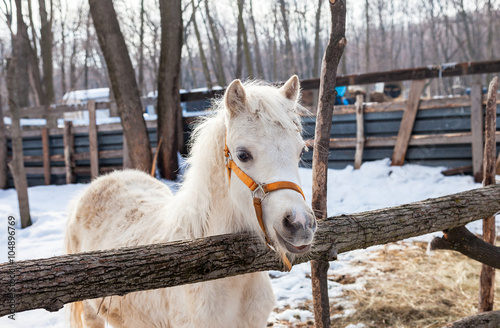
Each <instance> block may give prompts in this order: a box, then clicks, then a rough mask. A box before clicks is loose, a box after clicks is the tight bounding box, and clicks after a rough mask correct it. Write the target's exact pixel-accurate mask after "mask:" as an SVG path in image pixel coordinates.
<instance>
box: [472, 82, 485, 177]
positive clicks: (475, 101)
mask: <svg viewBox="0 0 500 328" xmlns="http://www.w3.org/2000/svg"><path fill="white" fill-rule="evenodd" d="M482 94H483V87H482V85H481V83H478V82H474V83H473V84H472V86H471V94H470V97H471V106H470V129H471V133H472V173H473V175H474V180H475V181H476V182H481V170H482V165H483V164H482V163H483V133H484V129H483V101H482V100H483V95H482Z"/></svg>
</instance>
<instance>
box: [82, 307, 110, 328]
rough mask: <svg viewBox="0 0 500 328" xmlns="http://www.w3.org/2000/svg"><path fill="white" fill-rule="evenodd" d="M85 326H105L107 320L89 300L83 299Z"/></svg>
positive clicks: (88, 327) (102, 327)
mask: <svg viewBox="0 0 500 328" xmlns="http://www.w3.org/2000/svg"><path fill="white" fill-rule="evenodd" d="M83 326H84V327H85V328H104V327H105V321H104V319H103V318H102V317H101V316H100V315H99V313H97V311H96V310H95V308H94V307H93V306H92V305H90V302H89V301H83Z"/></svg>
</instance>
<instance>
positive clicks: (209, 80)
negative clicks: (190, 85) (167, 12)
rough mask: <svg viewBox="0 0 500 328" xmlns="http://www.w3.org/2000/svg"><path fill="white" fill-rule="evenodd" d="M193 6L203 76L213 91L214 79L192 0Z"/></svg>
mask: <svg viewBox="0 0 500 328" xmlns="http://www.w3.org/2000/svg"><path fill="white" fill-rule="evenodd" d="M191 5H192V7H193V14H192V22H193V28H194V33H195V35H196V40H197V41H198V51H199V52H200V60H201V66H202V68H203V75H204V76H205V82H206V84H207V88H208V89H212V78H211V77H210V70H209V69H208V62H207V57H206V56H205V51H204V50H203V43H202V41H201V35H200V31H199V30H198V24H197V23H196V6H195V5H194V0H191Z"/></svg>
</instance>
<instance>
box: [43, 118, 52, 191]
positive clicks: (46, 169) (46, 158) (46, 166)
mask: <svg viewBox="0 0 500 328" xmlns="http://www.w3.org/2000/svg"><path fill="white" fill-rule="evenodd" d="M42 151H43V177H44V180H45V184H46V185H50V143H49V129H48V128H47V127H43V128H42Z"/></svg>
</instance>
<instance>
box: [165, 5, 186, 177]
mask: <svg viewBox="0 0 500 328" xmlns="http://www.w3.org/2000/svg"><path fill="white" fill-rule="evenodd" d="M193 8H194V7H193ZM160 14H161V53H160V71H159V78H158V106H157V114H158V133H157V141H158V144H159V143H160V140H161V142H162V144H161V147H160V148H159V149H158V169H159V170H160V175H161V176H162V177H164V178H166V179H169V180H176V178H177V169H178V168H179V164H178V162H177V151H178V150H179V142H180V141H182V137H183V131H182V109H181V97H180V94H179V89H180V74H181V51H182V33H183V26H182V8H181V0H160ZM193 14H194V13H193ZM193 23H194V20H193Z"/></svg>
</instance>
